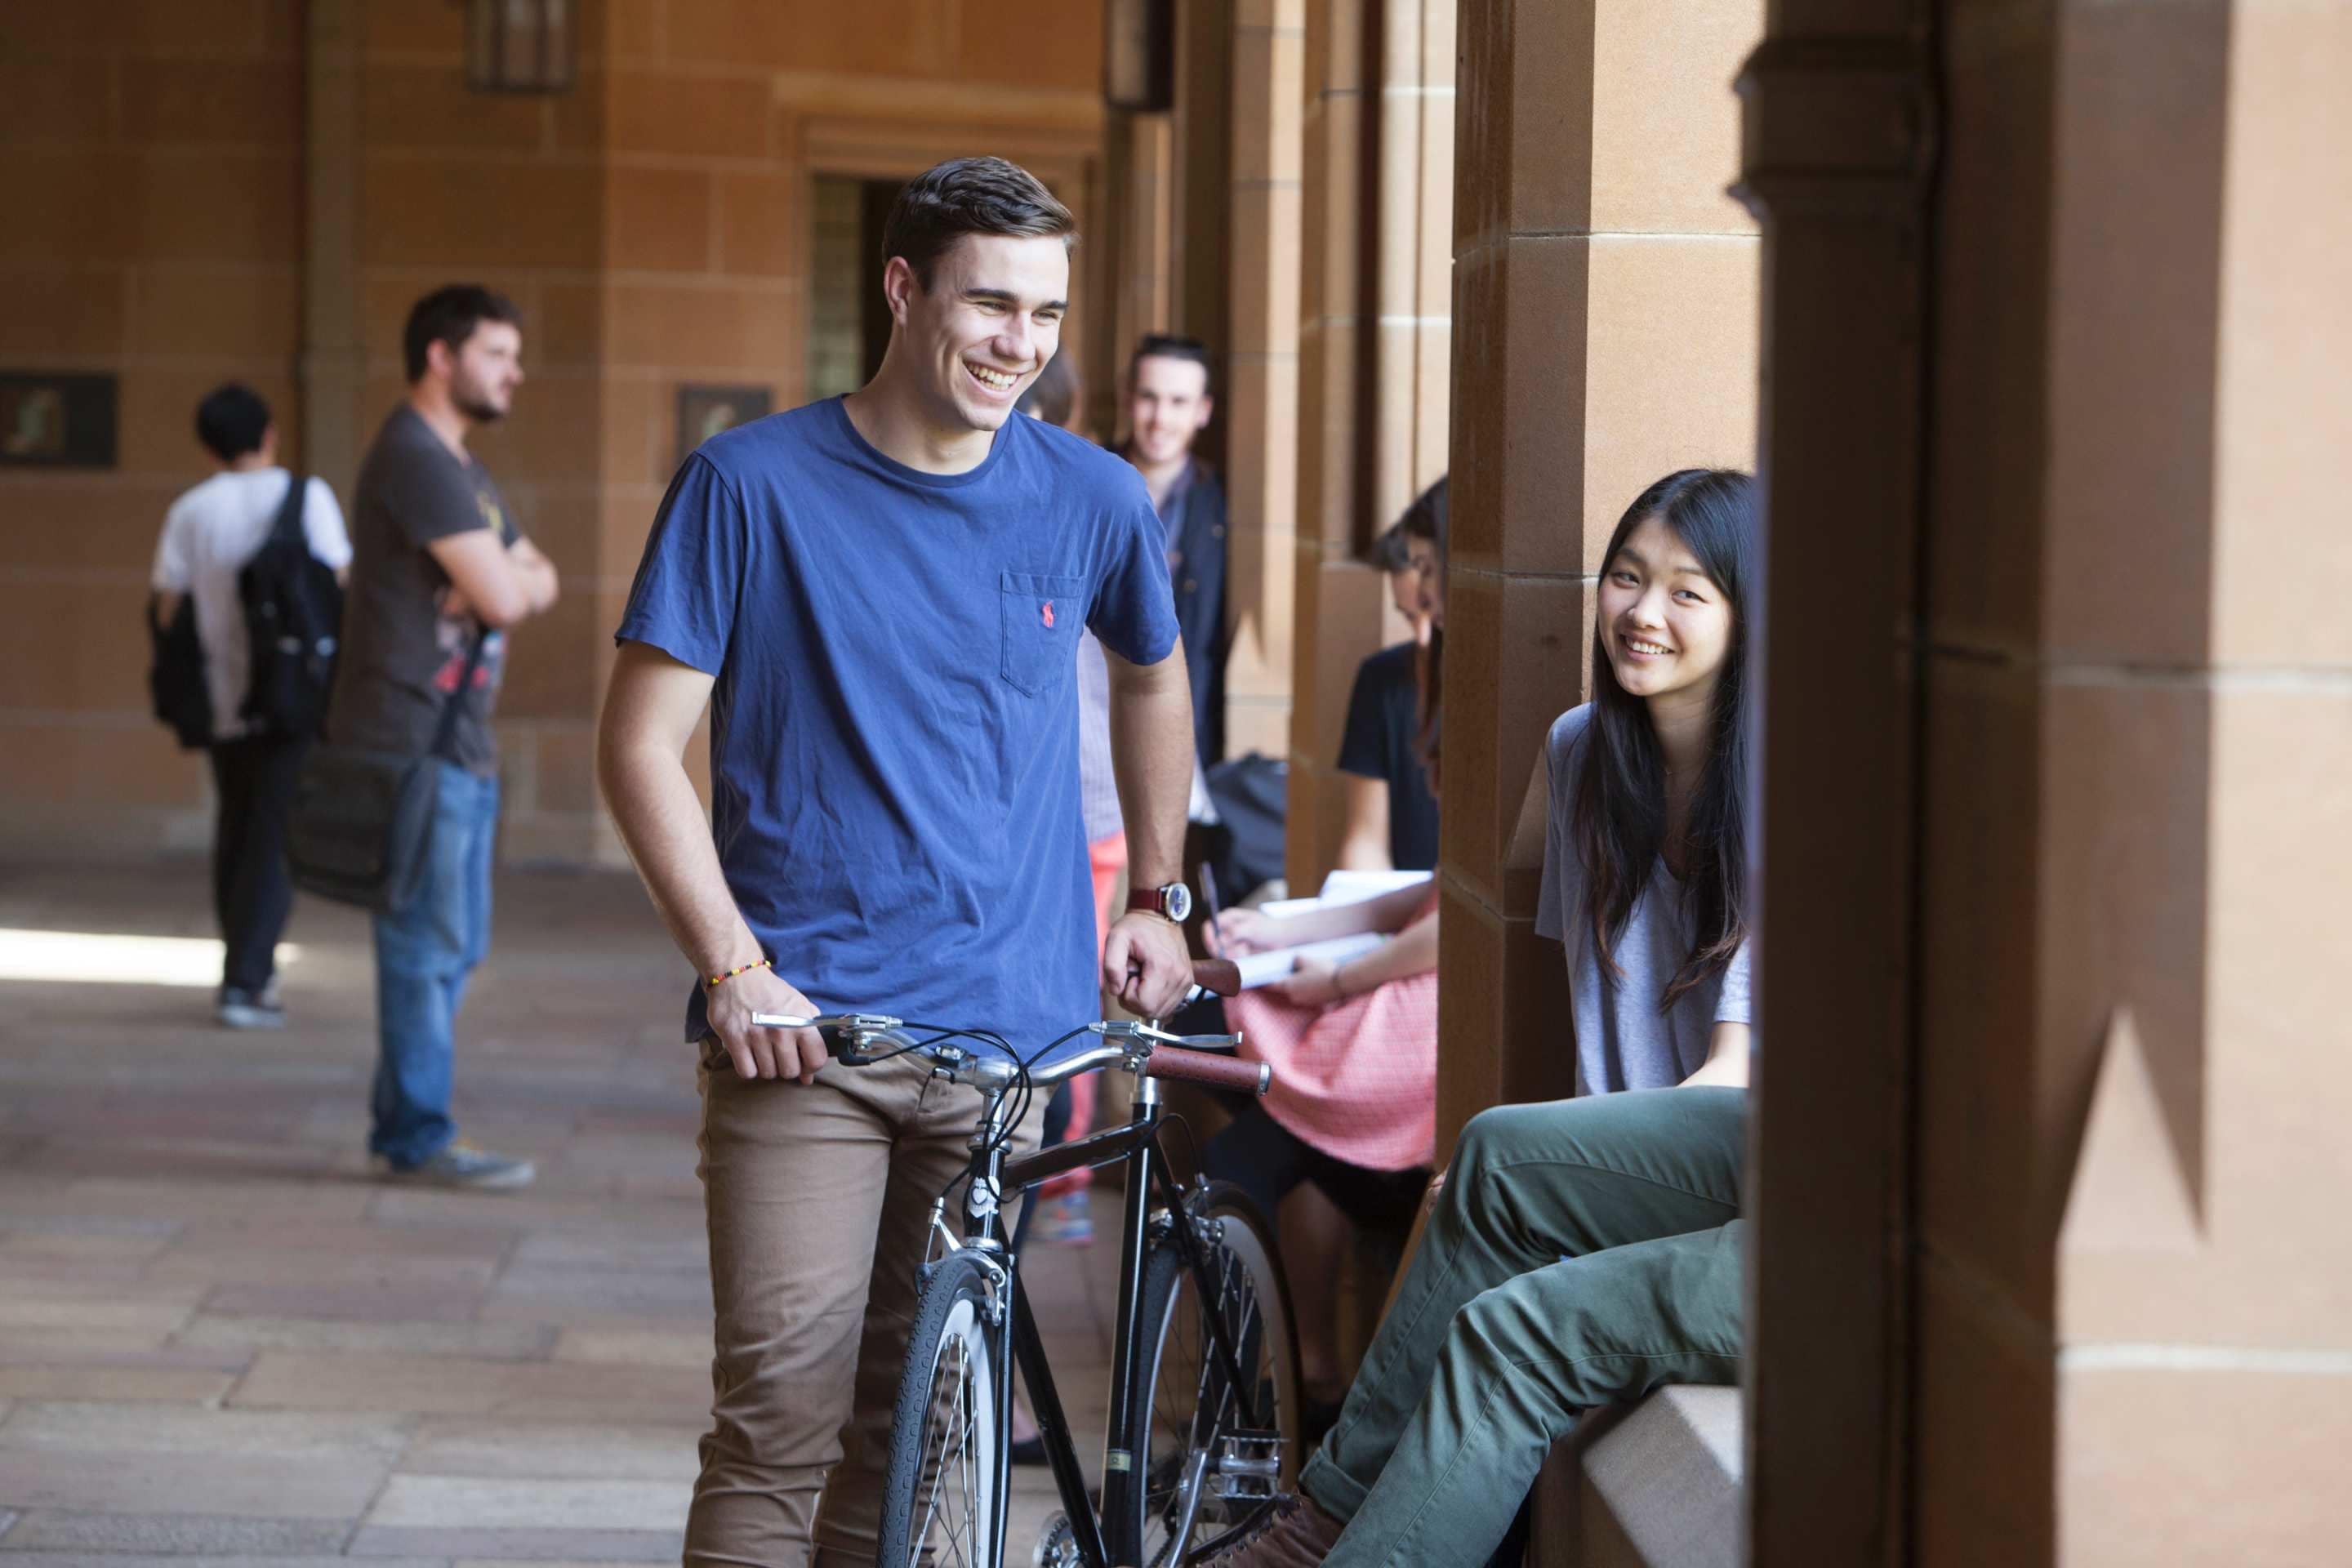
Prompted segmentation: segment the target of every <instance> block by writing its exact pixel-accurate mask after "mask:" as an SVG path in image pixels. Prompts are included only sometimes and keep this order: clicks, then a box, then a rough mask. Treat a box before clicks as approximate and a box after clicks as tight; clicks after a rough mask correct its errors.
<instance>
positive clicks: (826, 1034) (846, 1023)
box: [751, 1013, 899, 1068]
mask: <svg viewBox="0 0 2352 1568" xmlns="http://www.w3.org/2000/svg"><path fill="white" fill-rule="evenodd" d="M751 1023H752V1026H753V1027H755V1028H761V1029H814V1030H815V1031H816V1032H817V1035H818V1037H820V1038H822V1039H823V1040H824V1049H825V1054H826V1055H827V1056H830V1057H832V1058H834V1059H835V1060H836V1061H838V1062H840V1063H841V1064H842V1065H843V1066H845V1067H853V1068H862V1067H870V1066H871V1065H873V1064H874V1063H875V1062H877V1061H879V1060H881V1059H882V1058H880V1057H878V1056H876V1055H874V1054H873V1053H872V1052H869V1051H868V1050H866V1047H867V1046H868V1045H870V1044H872V1043H873V1042H874V1039H875V1037H877V1036H887V1035H888V1034H889V1033H890V1032H891V1031H892V1030H894V1029H897V1028H898V1026H899V1020H898V1019H896V1018H893V1017H890V1016H887V1015H886V1014H882V1013H821V1014H819V1015H817V1016H815V1017H813V1018H803V1017H799V1016H795V1015H793V1014H791V1013H754V1014H752V1015H751Z"/></svg>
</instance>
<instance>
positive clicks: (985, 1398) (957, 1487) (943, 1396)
mask: <svg viewBox="0 0 2352 1568" xmlns="http://www.w3.org/2000/svg"><path fill="white" fill-rule="evenodd" d="M995 1298H996V1286H995V1276H994V1275H993V1273H992V1271H991V1270H990V1268H988V1266H987V1265H986V1264H984V1263H982V1260H981V1258H979V1256H978V1255H977V1254H974V1253H971V1252H968V1251H957V1252H950V1253H949V1254H948V1255H947V1256H946V1257H944V1258H940V1260H939V1262H937V1263H936V1264H933V1265H932V1266H931V1268H930V1272H929V1278H928V1279H925V1280H924V1282H923V1289H922V1295H921V1297H920V1298H919V1300H918V1301H917V1302H916V1306H915V1323H914V1327H913V1329H912V1330H911V1331H909V1332H908V1337H907V1364H906V1370H905V1371H904V1372H903V1373H900V1375H899V1379H898V1405H897V1406H896V1408H895V1409H894V1410H893V1412H892V1416H891V1422H890V1464H889V1468H888V1470H887V1472H886V1473H885V1476H884V1479H883V1485H882V1524H881V1530H880V1531H879V1535H880V1542H879V1550H878V1551H877V1553H876V1557H875V1561H876V1562H877V1563H886V1564H887V1563H895V1564H899V1565H901V1568H915V1565H916V1564H919V1563H927V1562H929V1563H940V1564H943V1565H944V1564H951V1563H961V1564H963V1565H964V1568H992V1564H993V1563H994V1557H993V1553H994V1552H995V1551H996V1549H997V1536H998V1534H999V1533H1000V1532H1001V1528H1002V1526H1001V1521H999V1520H998V1518H997V1515H998V1512H999V1510H1001V1509H1002V1507H1003V1499H1004V1496H1005V1466H1006V1462H1007V1461H1006V1456H1005V1454H1004V1453H1003V1449H1002V1448H1001V1447H1000V1446H999V1444H998V1441H997V1438H998V1427H997V1416H998V1411H997V1402H998V1401H999V1400H1001V1399H1003V1398H1006V1397H1008V1396H1009V1395H1010V1393H1011V1390H1010V1389H1008V1388H1007V1387H1006V1386H1005V1381H1004V1376H1003V1373H1004V1368H1003V1364H1002V1363H1001V1360H1000V1351H999V1343H998V1338H997V1331H996V1330H995V1329H994V1328H993V1327H992V1326H991V1324H990V1323H989V1321H988V1318H989V1314H990V1313H991V1312H992V1311H993V1310H995ZM949 1459H953V1460H954V1463H953V1464H951V1465H950V1464H949V1463H946V1462H944V1461H946V1460H949ZM943 1504H947V1505H952V1506H947V1507H943V1506H942V1505H943Z"/></svg>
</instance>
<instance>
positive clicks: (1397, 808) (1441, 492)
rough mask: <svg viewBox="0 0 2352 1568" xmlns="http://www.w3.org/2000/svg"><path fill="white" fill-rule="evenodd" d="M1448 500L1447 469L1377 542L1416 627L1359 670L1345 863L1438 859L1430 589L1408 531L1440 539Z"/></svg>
mask: <svg viewBox="0 0 2352 1568" xmlns="http://www.w3.org/2000/svg"><path fill="white" fill-rule="evenodd" d="M1444 506H1445V481H1444V479H1439V480H1438V481H1437V483H1436V484H1434V485H1433V486H1431V487H1430V489H1428V490H1427V491H1426V492H1424V493H1423V495H1422V497H1421V498H1420V499H1419V500H1416V501H1414V502H1413V503H1412V508H1411V509H1410V510H1408V511H1407V512H1406V513H1405V515H1404V517H1403V518H1402V519H1401V520H1399V521H1397V522H1396V523H1394V524H1392V525H1391V527H1390V528H1389V530H1388V531H1387V532H1385V533H1383V534H1381V537H1380V541H1379V542H1378V543H1376V544H1375V545H1374V546H1373V547H1372V560H1373V563H1375V564H1376V565H1378V566H1380V567H1381V570H1382V571H1384V572H1386V573H1387V574H1388V579H1389V593H1390V595H1391V597H1392V598H1393V599H1394V600H1395V603H1396V607H1397V609H1398V611H1399V612H1400V613H1402V615H1403V616H1404V617H1405V619H1406V620H1407V621H1408V622H1409V623H1411V625H1412V629H1413V635H1412V638H1411V639H1410V640H1408V641H1405V642H1401V643H1398V644H1397V645H1396V646H1395V647H1384V648H1382V649H1381V651H1380V652H1378V653H1376V654H1374V655H1372V656H1371V657H1370V658H1368V659H1366V660H1364V662H1363V664H1362V665H1361V666H1360V667H1359V668H1358V669H1357V671H1356V686H1355V690H1354V692H1353V693H1352V694H1351V695H1350V696H1349V699H1348V726H1347V729H1346V731H1345V732H1344V733H1343V734H1342V736H1341V739H1340V742H1339V771H1340V772H1341V773H1345V774H1347V775H1348V826H1347V831H1346V832H1345V834H1344V835H1343V836H1342V837H1341V838H1340V841H1339V859H1338V868H1339V869H1340V870H1343V871H1389V870H1395V871H1426V870H1430V869H1432V868H1434V867H1435V866H1436V864H1437V798H1436V796H1434V795H1432V794H1431V793H1430V789H1429V776H1428V773H1427V771H1426V770H1425V769H1424V768H1423V766H1422V761H1421V693H1420V677H1419V674H1418V670H1419V667H1420V665H1421V663H1422V658H1421V654H1422V647H1423V644H1424V643H1425V641H1426V640H1427V636H1428V626H1429V599H1428V589H1427V585H1426V583H1425V581H1424V577H1423V573H1422V572H1421V570H1420V569H1419V567H1418V566H1417V565H1416V563H1415V562H1414V559H1413V556H1412V552H1411V549H1410V546H1409V543H1408V541H1409V539H1412V538H1420V539H1424V540H1426V539H1431V538H1433V537H1434V535H1435V531H1436V521H1435V515H1436V514H1437V513H1439V512H1442V511H1443V510H1444Z"/></svg>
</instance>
